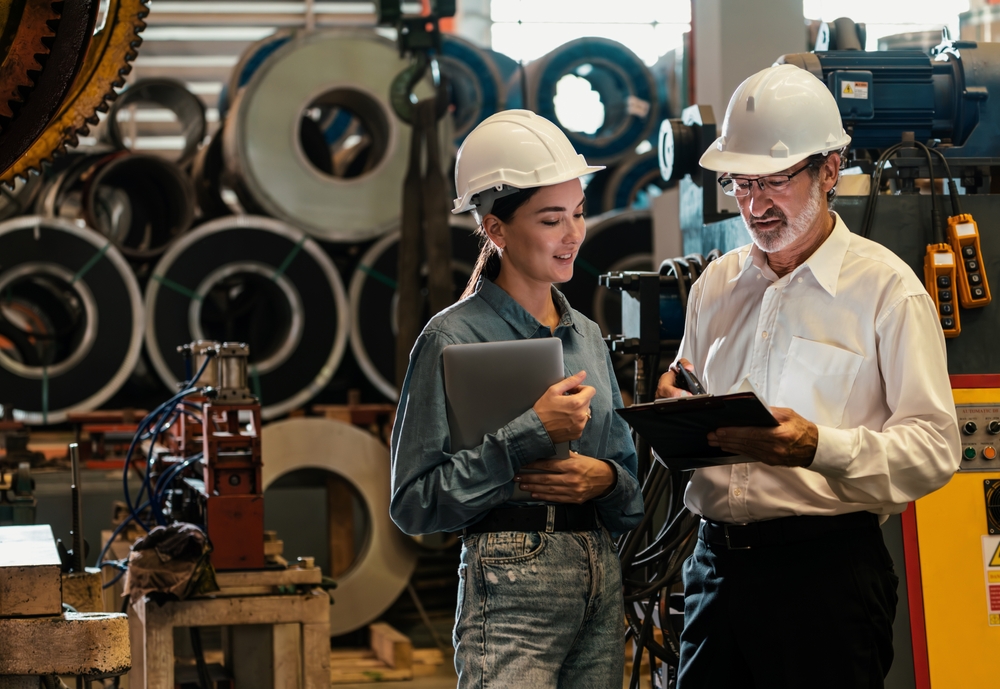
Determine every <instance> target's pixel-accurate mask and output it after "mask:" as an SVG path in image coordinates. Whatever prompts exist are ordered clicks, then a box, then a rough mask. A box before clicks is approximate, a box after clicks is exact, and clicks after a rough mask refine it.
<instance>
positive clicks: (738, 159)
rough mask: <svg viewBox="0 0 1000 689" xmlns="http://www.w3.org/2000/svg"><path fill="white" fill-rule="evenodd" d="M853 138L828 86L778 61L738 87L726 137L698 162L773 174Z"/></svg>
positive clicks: (729, 169) (726, 124)
mask: <svg viewBox="0 0 1000 689" xmlns="http://www.w3.org/2000/svg"><path fill="white" fill-rule="evenodd" d="M850 142H851V137H849V136H848V135H847V132H845V131H844V125H843V123H842V122H841V120H840V110H839V109H838V107H837V101H836V100H834V98H833V94H832V93H830V91H829V89H827V87H826V85H825V84H824V83H823V82H822V81H820V80H819V79H817V78H816V77H815V76H813V75H812V74H810V73H809V72H807V71H805V70H804V69H799V68H798V67H796V66H794V65H775V66H774V67H768V68H767V69H765V70H761V71H760V72H757V73H756V74H754V75H753V76H752V77H750V78H749V79H747V80H746V81H744V82H743V83H742V84H740V85H739V87H738V88H737V89H736V93H734V94H733V97H732V99H731V100H730V101H729V107H728V108H726V119H725V121H724V122H723V123H722V136H720V137H719V138H718V139H716V140H715V142H714V143H713V144H712V145H711V146H709V147H708V150H707V151H705V153H704V154H703V155H702V156H701V160H700V161H698V162H699V163H700V164H701V166H702V167H704V168H706V169H708V170H715V171H716V172H733V173H738V174H743V175H770V174H773V173H775V172H781V171H782V170H785V169H787V168H789V167H791V166H792V165H795V163H797V162H799V161H800V160H805V159H806V158H808V157H809V156H811V155H814V154H816V153H824V154H826V153H829V152H831V151H837V150H840V149H842V148H843V147H844V146H846V145H847V144H849V143H850Z"/></svg>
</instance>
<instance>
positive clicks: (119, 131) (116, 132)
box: [107, 78, 207, 166]
mask: <svg viewBox="0 0 1000 689" xmlns="http://www.w3.org/2000/svg"><path fill="white" fill-rule="evenodd" d="M150 105H152V106H154V107H159V108H162V109H165V110H169V111H170V112H172V113H173V114H174V116H175V117H176V118H177V123H178V125H179V126H180V135H181V136H182V137H183V138H184V147H183V148H182V149H181V151H180V153H178V154H177V157H176V158H174V159H173V160H174V162H176V163H177V164H178V165H181V166H184V165H186V164H188V163H189V162H191V159H192V158H194V155H195V153H197V151H198V147H199V146H201V143H202V141H204V140H205V133H206V131H207V126H206V123H205V105H204V104H203V103H202V102H201V99H200V98H198V96H196V95H194V94H193V93H191V92H190V91H188V89H187V87H186V86H185V85H184V84H183V83H182V82H180V81H177V80H176V79H166V78H157V79H139V80H138V81H136V82H135V83H134V84H132V85H131V86H129V87H128V88H127V89H126V90H125V91H123V92H122V93H121V94H120V95H119V96H118V98H117V99H116V100H115V102H114V104H113V105H112V106H111V110H110V111H109V112H108V118H107V126H108V128H107V135H108V139H109V140H110V141H111V144H112V145H113V146H114V147H115V148H119V149H125V150H129V151H136V150H138V148H139V147H138V138H139V136H141V134H142V133H143V132H142V131H141V130H142V129H144V128H145V126H144V125H143V124H142V123H140V122H137V121H136V118H135V117H134V114H135V112H136V111H137V110H140V109H142V108H141V107H140V106H144V107H146V108H148V107H149V106H150ZM125 113H129V115H128V117H126V116H125Z"/></svg>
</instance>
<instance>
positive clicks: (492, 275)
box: [459, 225, 500, 300]
mask: <svg viewBox="0 0 1000 689" xmlns="http://www.w3.org/2000/svg"><path fill="white" fill-rule="evenodd" d="M476 234H478V235H479V236H480V237H479V239H480V244H479V258H477V259H476V267H475V268H473V269H472V275H470V276H469V282H468V284H466V285H465V291H464V292H462V296H461V297H459V299H460V300H461V299H465V298H466V297H471V296H472V295H473V294H475V293H476V286H477V285H479V280H480V279H481V278H482V277H483V276H485V277H486V278H488V279H490V280H496V279H497V276H498V275H500V250H499V249H497V247H496V245H495V244H494V243H493V242H492V240H490V238H489V237H487V236H486V231H485V230H483V226H482V225H480V226H479V227H478V228H477V229H476Z"/></svg>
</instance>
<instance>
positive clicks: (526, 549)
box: [479, 531, 546, 563]
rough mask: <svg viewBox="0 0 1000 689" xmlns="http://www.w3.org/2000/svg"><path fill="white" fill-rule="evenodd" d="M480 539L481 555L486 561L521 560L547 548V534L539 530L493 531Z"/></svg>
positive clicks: (535, 555) (536, 554)
mask: <svg viewBox="0 0 1000 689" xmlns="http://www.w3.org/2000/svg"><path fill="white" fill-rule="evenodd" d="M485 536H486V538H481V539H480V540H479V557H480V559H481V560H482V561H483V562H485V563H496V562H519V561H523V560H528V559H531V558H534V557H537V556H538V555H539V554H541V552H542V551H543V550H545V542H546V539H545V534H543V533H541V532H539V531H493V532H490V533H488V534H485Z"/></svg>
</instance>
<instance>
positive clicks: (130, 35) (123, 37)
mask: <svg viewBox="0 0 1000 689" xmlns="http://www.w3.org/2000/svg"><path fill="white" fill-rule="evenodd" d="M66 1H71V0H66ZM148 15H149V0H111V2H110V5H109V7H108V15H107V16H108V18H107V21H106V23H105V27H104V29H103V30H102V31H101V33H100V34H97V35H95V36H94V37H93V39H92V40H91V42H90V47H89V48H88V53H87V56H86V57H85V58H84V61H85V66H84V68H83V69H81V73H80V75H79V76H78V77H77V81H78V83H74V85H73V88H72V89H71V92H70V94H69V95H68V96H67V97H66V100H65V101H64V102H63V105H62V107H61V108H60V110H59V113H58V114H57V115H56V116H55V117H54V118H53V120H52V121H51V122H50V123H49V126H48V127H47V128H46V129H45V131H44V132H42V134H41V135H40V136H39V137H38V139H37V140H36V141H35V142H34V143H33V144H32V145H31V147H30V148H29V149H28V151H27V152H25V154H24V155H22V156H21V158H20V159H19V160H18V161H17V162H16V163H15V164H14V165H13V166H12V167H11V168H10V169H9V170H7V171H5V172H3V173H2V174H0V183H2V184H5V185H7V186H8V187H13V185H14V181H15V179H17V178H18V177H23V176H24V175H25V174H26V173H28V172H29V171H31V170H37V171H41V169H42V166H43V164H44V163H46V162H49V161H50V160H51V159H52V157H53V156H58V155H62V154H64V153H66V149H67V146H69V147H74V146H76V145H77V144H78V143H79V136H80V135H84V136H85V135H86V134H87V133H88V132H89V131H90V123H93V124H96V118H97V112H98V111H100V110H101V108H102V106H103V108H104V109H107V103H108V102H109V101H111V100H114V98H115V97H117V95H118V93H117V91H116V89H118V88H121V87H122V86H124V85H125V76H126V75H127V74H128V73H129V72H131V71H132V64H131V63H132V61H133V60H135V58H136V57H137V56H138V47H139V46H140V45H142V37H141V36H139V34H140V33H141V32H142V31H143V29H145V28H146V22H145V21H144V19H145V18H146V17H147V16H148ZM116 65H117V67H116Z"/></svg>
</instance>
